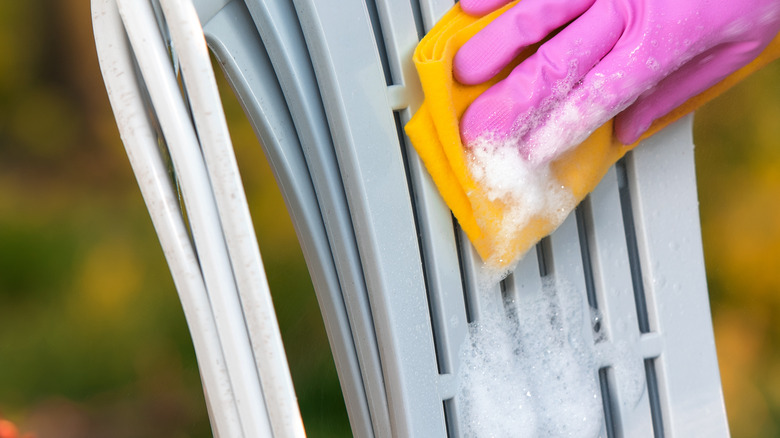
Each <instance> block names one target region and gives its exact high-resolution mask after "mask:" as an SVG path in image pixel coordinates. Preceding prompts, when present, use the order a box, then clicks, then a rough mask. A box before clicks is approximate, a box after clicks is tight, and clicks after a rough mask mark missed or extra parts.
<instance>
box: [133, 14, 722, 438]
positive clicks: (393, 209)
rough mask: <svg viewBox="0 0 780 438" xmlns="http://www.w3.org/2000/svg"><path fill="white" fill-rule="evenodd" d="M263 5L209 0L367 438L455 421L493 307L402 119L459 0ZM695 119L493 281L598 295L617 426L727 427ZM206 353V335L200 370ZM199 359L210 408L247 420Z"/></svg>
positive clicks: (608, 394) (359, 432)
mask: <svg viewBox="0 0 780 438" xmlns="http://www.w3.org/2000/svg"><path fill="white" fill-rule="evenodd" d="M252 2H253V3H250V4H249V7H246V6H245V5H243V4H242V3H241V2H240V1H238V0H234V1H233V2H229V3H226V2H217V3H219V5H220V7H216V6H214V5H212V4H207V3H208V2H206V1H205V0H200V1H198V2H197V3H198V8H199V9H198V10H199V12H200V17H201V20H203V23H204V25H203V26H204V29H205V32H206V34H207V39H208V41H209V45H210V47H211V48H212V50H213V51H214V52H215V53H216V55H217V59H218V60H219V62H220V64H221V65H222V66H223V68H224V70H225V72H226V74H227V76H228V79H229V81H230V83H231V85H232V87H233V88H234V90H235V91H236V93H237V94H238V96H239V99H240V101H241V102H242V105H243V106H244V109H245V110H246V111H247V113H248V115H249V117H250V120H251V121H252V123H253V125H254V126H255V130H256V132H257V133H258V136H259V137H260V138H261V140H262V143H263V147H264V148H265V150H266V155H267V157H268V159H269V161H270V163H271V166H272V168H273V169H274V172H275V176H276V178H277V180H278V182H279V184H280V186H281V188H282V191H283V194H284V196H285V199H286V202H287V205H288V208H289V209H290V211H291V214H292V216H293V221H294V224H295V226H296V231H297V233H298V236H299V239H300V240H301V245H302V247H303V249H304V253H305V255H306V259H307V264H308V266H309V270H310V272H311V274H312V279H313V281H314V284H315V287H316V289H317V294H318V299H319V301H320V306H321V309H322V311H323V316H324V319H325V322H326V329H327V330H328V336H329V339H330V342H331V345H332V349H333V351H334V356H335V359H336V364H337V368H338V371H339V377H340V379H341V382H342V389H343V390H344V394H345V399H346V402H347V407H348V412H349V415H350V422H351V424H352V428H353V433H354V435H355V436H360V437H364V436H420V437H440V436H460V434H461V430H460V420H459V409H460V407H459V406H458V404H457V402H456V401H455V398H454V396H455V394H456V392H457V389H458V380H457V374H458V368H459V356H458V352H459V349H460V347H461V344H462V343H463V340H464V339H465V337H466V334H467V324H468V323H469V322H470V321H474V320H479V318H480V315H481V312H483V311H484V309H482V308H481V307H480V303H481V301H480V300H477V299H476V298H475V295H474V294H475V293H476V291H477V288H478V284H479V282H480V279H479V278H478V277H477V276H478V272H479V270H478V267H479V265H480V264H481V261H480V260H479V257H478V256H477V254H476V253H475V252H474V250H473V248H471V245H470V244H469V243H468V242H467V239H466V238H465V236H464V235H463V233H462V231H461V230H459V228H458V227H457V226H456V225H455V224H454V222H453V219H452V216H451V214H450V212H449V210H447V208H446V207H445V205H444V203H443V201H442V200H441V199H440V197H439V195H438V193H437V192H436V190H435V189H434V188H433V185H432V183H431V181H430V178H429V177H428V175H427V173H426V172H425V171H424V169H423V168H422V166H421V165H420V163H419V160H418V159H417V157H416V155H415V153H414V152H413V150H412V149H411V148H410V147H409V145H408V144H407V143H408V142H407V140H406V138H405V137H404V135H403V131H402V130H401V126H402V125H403V123H405V122H406V121H407V120H408V118H409V117H410V115H411V112H412V111H413V110H414V109H415V108H416V106H417V105H419V103H420V102H421V98H422V96H420V90H419V85H418V84H417V82H416V77H415V73H414V71H413V69H412V67H411V53H412V50H413V48H414V46H415V45H416V42H417V40H418V38H419V37H420V36H421V35H422V34H424V32H425V31H426V29H429V28H430V27H431V26H432V25H433V24H434V23H435V22H436V21H437V19H438V17H439V16H441V15H442V14H443V13H444V12H446V10H447V9H448V8H449V7H451V6H452V3H451V2H448V1H420V2H405V1H395V0H376V1H369V2H363V1H360V0H348V1H344V0H317V1H314V0H295V1H294V5H295V8H292V7H290V5H289V4H288V3H285V2H280V3H278V4H277V3H271V2H270V1H269V2H262V1H259V0H252ZM253 24H254V30H253V29H252V27H253V26H252V25H253ZM258 29H260V30H258ZM254 32H257V33H254ZM301 37H303V39H302V38H301ZM690 123H691V118H690V117H688V118H686V119H684V120H683V121H681V122H679V123H677V124H675V125H672V126H670V127H669V128H668V129H666V130H665V131H663V132H661V133H660V134H658V135H656V136H655V137H653V138H651V139H649V140H648V141H646V142H645V143H644V144H643V145H641V146H640V147H639V148H637V150H636V151H634V152H632V153H631V154H629V155H628V156H627V157H626V158H625V159H624V160H622V161H621V162H620V163H619V164H618V165H617V166H616V167H615V168H614V169H613V170H610V172H609V173H608V175H607V177H606V178H605V179H604V181H603V182H602V183H601V184H600V185H599V186H598V188H597V189H596V191H595V192H593V193H592V194H591V195H590V196H589V198H587V199H586V200H585V201H584V202H583V203H582V205H580V207H578V209H577V212H576V214H572V215H571V216H570V217H569V218H568V219H567V220H566V221H565V222H564V224H563V225H562V226H561V227H560V229H559V230H558V231H557V232H556V233H554V234H553V235H552V236H550V237H549V238H547V239H545V240H544V241H543V242H542V243H541V244H540V245H539V246H538V248H537V251H536V252H533V251H532V252H531V253H529V254H528V255H527V256H526V258H525V259H524V260H522V261H521V263H520V264H519V265H518V267H517V269H516V270H515V271H514V273H513V274H512V275H511V276H510V277H508V278H507V279H506V280H504V282H503V283H502V284H501V285H500V286H497V287H496V288H495V289H494V290H493V291H492V297H494V299H495V300H501V299H502V297H504V296H512V297H515V298H516V299H517V300H518V302H522V300H523V299H524V298H523V297H528V296H529V295H528V294H532V293H538V291H539V285H541V284H542V282H543V281H545V282H553V283H561V284H564V283H565V284H568V285H572V286H573V287H575V288H576V289H577V290H578V291H579V292H580V293H581V294H583V295H584V296H585V297H586V298H587V300H584V302H587V303H589V304H588V305H589V306H590V307H593V308H597V311H598V314H600V315H601V319H600V321H598V324H596V323H595V322H594V321H585V322H584V323H583V327H582V328H581V329H582V330H583V332H585V333H589V334H590V335H592V338H593V339H594V345H595V348H597V349H600V350H601V351H603V352H605V353H604V354H603V355H602V356H601V357H603V358H604V359H603V361H602V363H601V364H600V368H599V370H598V371H597V372H598V378H599V382H600V384H601V398H600V399H598V400H595V401H594V403H600V404H601V405H602V410H603V413H604V417H605V420H604V427H603V430H602V432H603V433H602V435H605V436H632V437H633V436H637V437H642V436H667V437H688V436H708V437H710V436H713V437H718V436H728V426H727V424H726V417H725V411H724V407H723V399H722V394H721V389H720V382H719V375H718V368H717V362H716V357H715V349H714V341H713V334H712V324H711V321H710V317H709V304H708V299H707V291H706V282H705V277H704V266H703V258H702V254H701V240H700V230H699V225H698V212H697V202H696V186H695V173H694V168H693V153H692V142H691V137H690V133H691V126H690ZM126 141H127V140H126ZM134 167H135V165H134ZM139 169H140V168H139ZM136 171H137V172H139V171H140V170H136ZM139 175H141V174H139ZM139 181H140V176H139ZM145 190H146V191H148V189H145ZM145 193H146V192H145ZM145 196H147V195H146V194H145ZM150 199H151V198H150ZM148 202H149V208H150V211H152V216H153V217H157V216H160V213H159V212H160V207H158V206H157V205H156V204H154V203H152V202H150V201H148ZM169 204H170V203H169ZM171 207H172V205H168V207H167V208H169V209H170V208H171ZM155 224H156V226H157V222H155ZM158 232H159V233H160V236H161V241H162V242H163V245H164V247H165V246H170V247H172V248H174V249H175V250H176V251H179V253H180V255H176V254H175V253H176V251H168V250H166V255H167V254H168V253H169V252H170V253H171V254H172V255H171V256H170V257H169V263H170V264H171V266H172V272H173V273H174V277H175V278H176V276H177V272H179V271H177V270H176V268H174V267H175V266H178V265H177V264H176V263H177V260H180V258H181V257H186V255H187V252H186V250H181V248H180V247H179V246H177V245H185V244H186V243H187V242H183V241H182V242H179V243H178V244H176V243H169V244H166V243H165V242H169V241H170V233H173V232H174V231H172V229H167V228H164V227H162V226H158ZM177 287H179V289H180V293H181V291H182V286H181V285H180V284H179V281H177ZM182 299H183V303H184V298H182ZM483 305H484V303H483ZM185 309H186V303H185ZM242 312H244V313H247V312H252V309H251V308H247V307H246V306H244V308H243V309H242ZM188 320H189V314H188ZM242 322H243V320H242ZM191 327H192V323H191ZM195 336H196V331H195V330H194V329H193V337H194V338H195ZM597 340H598V342H597ZM198 345H199V344H198V343H197V342H196V348H199V347H198ZM615 351H620V352H623V353H625V354H624V355H623V356H622V357H626V358H627V359H626V360H628V361H630V362H631V363H633V364H635V366H637V367H639V368H641V369H642V370H643V373H642V375H643V376H644V379H643V381H642V382H641V385H642V394H641V397H640V398H639V401H638V402H636V403H628V402H627V400H629V399H631V397H629V396H630V395H631V394H630V393H629V392H630V391H631V389H632V388H631V382H627V381H625V379H624V378H623V377H622V376H621V375H620V373H617V372H615V369H616V362H615V360H614V357H615V355H614V354H607V353H614V352H615ZM211 355H217V353H216V352H214V351H210V350H207V348H206V347H203V348H200V349H199V350H198V358H199V361H201V366H203V364H204V362H203V361H211V360H212V356H211ZM214 357H216V356H214ZM226 360H227V361H231V360H233V359H231V358H229V357H226ZM207 363H213V362H207ZM203 370H204V386H206V388H207V397H208V399H209V402H210V405H211V411H212V414H213V418H214V421H215V423H218V422H219V421H221V420H219V418H228V419H229V418H235V417H236V414H235V413H233V414H230V412H238V411H237V410H235V411H233V410H231V409H235V408H231V405H230V403H229V401H230V398H227V399H226V400H227V401H228V403H217V402H218V401H219V400H218V399H216V398H214V397H215V396H214V395H213V394H212V392H211V389H210V388H211V386H210V385H216V384H214V383H209V382H211V381H210V380H207V377H208V374H205V372H206V371H207V370H208V368H203ZM594 372H596V371H594ZM231 378H232V377H231ZM223 382H224V381H223ZM223 385H224V383H223ZM214 387H215V388H218V387H219V386H214ZM222 401H223V402H224V401H225V400H222ZM223 409H224V410H225V411H224V412H223V411H222V410H223ZM215 411H217V412H216V413H217V414H218V415H214V413H215ZM220 415H224V417H220ZM231 415H233V417H231ZM233 421H234V422H235V420H233ZM224 430H227V429H224ZM223 436H235V435H233V434H229V435H224V434H223ZM250 436H251V435H250Z"/></svg>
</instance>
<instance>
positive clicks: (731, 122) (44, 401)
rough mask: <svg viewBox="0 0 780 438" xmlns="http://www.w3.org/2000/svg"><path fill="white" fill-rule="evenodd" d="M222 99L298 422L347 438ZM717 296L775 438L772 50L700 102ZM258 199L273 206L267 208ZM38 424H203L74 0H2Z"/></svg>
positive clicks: (293, 263) (13, 231) (746, 412)
mask: <svg viewBox="0 0 780 438" xmlns="http://www.w3.org/2000/svg"><path fill="white" fill-rule="evenodd" d="M224 96H225V106H226V112H227V114H228V118H229V120H230V123H231V130H232V135H233V140H234V143H235V145H236V148H237V154H238V158H239V162H240V163H241V165H242V172H243V177H244V182H245V185H246V188H247V193H248V196H249V199H250V205H251V208H252V210H253V214H254V217H255V221H256V223H257V229H258V234H259V240H260V243H261V247H262V250H263V252H264V254H273V257H266V258H265V262H266V268H267V271H268V276H269V281H270V283H271V288H272V290H273V291H274V293H275V305H276V310H277V313H278V315H279V320H280V324H281V326H282V330H283V336H284V340H285V345H286V349H287V353H288V355H289V360H290V365H291V368H292V372H293V378H294V380H295V383H296V390H297V394H298V397H299V400H300V403H301V409H302V412H303V415H304V421H305V423H306V427H307V432H308V433H309V436H312V437H328V436H333V437H339V436H347V435H348V434H349V432H348V425H347V422H346V416H345V412H344V406H343V401H342V400H341V395H340V390H339V386H338V382H337V381H336V376H335V371H334V368H333V361H332V359H331V358H330V353H329V350H328V347H327V341H326V338H325V336H324V333H323V328H322V321H321V317H320V315H319V310H318V308H317V304H316V301H315V298H314V293H313V290H312V287H311V283H310V282H309V280H308V275H307V273H306V267H305V265H304V264H303V259H302V256H301V253H300V250H299V248H298V246H297V243H296V240H295V234H294V232H293V230H292V226H291V225H290V222H289V219H288V218H287V217H286V215H284V214H280V212H282V211H284V207H283V203H282V200H281V197H280V195H279V193H278V190H277V188H276V185H275V183H274V181H273V178H272V176H271V175H270V171H269V169H268V168H267V165H266V163H265V159H264V157H263V155H262V152H261V150H260V147H259V145H258V143H257V140H256V139H255V137H254V135H253V133H252V130H251V127H250V126H249V124H248V122H247V121H246V120H245V119H244V117H243V114H242V113H241V110H240V109H239V108H238V105H237V103H236V101H235V99H234V98H233V97H232V95H230V92H229V91H228V92H226V94H224ZM695 139H696V143H697V149H696V158H697V169H698V171H697V173H698V179H699V196H700V207H701V217H702V230H703V237H704V250H705V258H706V263H707V272H708V281H709V287H710V295H711V298H712V308H713V318H714V323H715V334H716V342H717V347H718V354H719V358H720V365H721V373H722V377H723V387H724V392H725V395H726V403H727V409H728V412H729V420H730V423H731V429H732V434H733V436H734V437H735V438H749V437H772V436H780V354H779V352H778V348H779V346H780V324H775V323H774V318H775V317H776V315H777V314H778V309H780V293H779V292H780V269H778V261H779V260H780V202H779V201H780V63H775V64H773V65H771V66H770V67H768V68H767V69H765V70H763V71H762V72H760V73H758V74H756V75H754V76H753V77H752V78H750V79H749V80H748V81H746V82H745V83H743V84H741V85H740V86H738V87H737V88H735V89H733V90H732V91H730V92H729V93H727V94H726V95H724V96H722V97H721V98H719V99H717V100H716V101H715V102H713V103H711V104H709V105H708V106H707V107H705V108H704V109H702V110H701V111H699V112H698V113H697V116H696V122H695ZM267 212H274V214H268V213H267ZM2 417H5V418H9V419H11V420H13V421H14V422H16V423H17V424H18V425H19V426H20V428H21V429H22V430H23V431H33V432H35V433H36V434H37V436H38V437H39V438H48V437H58V438H66V437H206V436H210V435H211V432H210V428H209V424H208V418H207V414H206V409H205V404H204V401H203V394H202V391H201V388H200V380H199V376H198V370H197V365H196V362H195V359H194V353H193V351H192V344H191V341H190V338H189V334H188V331H187V327H186V324H185V322H184V318H183V314H182V312H181V308H180V305H179V302H178V297H177V295H176V292H175V290H174V288H173V283H172V281H171V279H170V275H169V273H168V271H167V267H166V264H165V260H164V259H163V256H162V251H161V250H160V247H159V244H158V242H157V239H156V236H155V234H154V230H153V229H152V226H151V222H150V220H149V217H148V214H147V212H146V209H145V207H144V204H143V201H142V199H141V196H140V193H139V191H138V188H137V185H136V183H135V180H134V178H133V175H132V173H131V171H130V167H129V165H128V162H127V158H126V157H125V154H124V149H123V147H122V144H121V142H120V140H119V136H118V133H117V129H116V125H115V122H114V119H113V115H112V113H111V111H110V108H109V106H108V100H107V98H106V94H105V90H104V88H103V83H102V79H101V77H100V73H99V69H98V65H97V61H96V56H95V50H94V44H93V38H92V27H91V21H90V11H89V2H88V1H86V0H78V1H76V0H73V1H67V0H60V1H50V0H28V1H5V2H0V418H2Z"/></svg>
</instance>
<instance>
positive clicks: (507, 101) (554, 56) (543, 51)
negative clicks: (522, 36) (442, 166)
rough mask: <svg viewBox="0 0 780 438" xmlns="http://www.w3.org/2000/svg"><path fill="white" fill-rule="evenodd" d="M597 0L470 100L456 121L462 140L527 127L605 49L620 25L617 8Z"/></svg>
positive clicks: (512, 132)
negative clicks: (613, 8) (506, 73)
mask: <svg viewBox="0 0 780 438" xmlns="http://www.w3.org/2000/svg"><path fill="white" fill-rule="evenodd" d="M526 1H529V2H530V1H532V0H526ZM600 4H601V5H603V4H605V3H600ZM600 4H597V5H596V6H594V7H593V8H591V9H589V10H588V11H587V12H585V13H584V14H583V15H582V16H581V17H579V18H578V19H577V20H575V21H574V22H573V23H571V24H570V25H568V26H567V27H566V28H564V29H563V30H562V31H561V32H560V33H559V34H557V35H556V36H555V37H553V38H552V39H551V40H550V41H547V42H546V43H544V44H543V45H542V46H541V47H540V48H539V50H538V51H537V52H536V53H535V54H534V55H532V56H531V57H529V58H528V59H526V60H525V61H523V62H522V63H520V65H518V66H517V67H516V68H515V69H514V70H513V71H512V73H510V75H509V76H508V77H507V78H506V79H504V80H503V81H501V82H499V83H498V84H496V85H494V86H493V87H491V88H490V89H489V90H487V91H486V92H485V93H483V94H482V95H481V96H480V97H478V98H477V99H476V100H474V102H472V104H471V105H470V106H469V108H468V109H467V110H466V112H465V113H464V115H463V117H462V118H461V122H460V128H461V137H462V139H463V140H464V142H466V144H468V143H470V142H472V141H473V140H475V139H477V138H479V137H482V136H483V135H486V134H488V133H489V134H490V135H492V136H494V137H497V138H508V137H510V136H512V135H523V132H521V131H522V130H528V129H533V127H534V125H536V124H538V123H539V121H537V120H534V119H535V117H534V115H536V116H542V115H544V114H545V112H546V111H548V110H549V109H550V106H552V105H554V104H555V101H556V99H558V98H560V99H558V100H562V99H563V97H564V96H565V95H566V94H567V93H568V92H569V90H570V89H571V87H572V86H573V85H574V84H575V83H576V82H577V81H578V80H579V79H580V78H582V77H583V76H584V75H585V74H586V73H587V72H588V71H589V70H590V69H591V68H592V67H593V66H594V65H595V64H596V63H598V62H599V60H600V59H601V58H602V57H603V56H604V55H605V54H606V53H607V52H609V50H610V49H611V48H612V47H613V46H614V44H615V42H616V41H617V40H618V38H620V35H621V34H622V31H623V26H624V25H623V20H622V18H621V17H620V16H619V15H618V14H617V13H615V12H614V11H612V10H610V9H609V6H606V7H604V6H599V5H600ZM532 112H533V113H534V114H532Z"/></svg>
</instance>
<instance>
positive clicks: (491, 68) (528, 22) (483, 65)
mask: <svg viewBox="0 0 780 438" xmlns="http://www.w3.org/2000/svg"><path fill="white" fill-rule="evenodd" d="M491 1H492V0H491ZM594 1H595V0H524V1H521V2H520V3H518V4H517V5H515V6H514V7H512V8H511V9H509V10H508V11H506V12H504V13H503V14H502V15H501V16H500V17H498V18H496V19H495V20H494V21H493V22H492V23H490V24H489V25H488V26H486V27H485V28H484V29H482V30H481V31H480V32H479V33H477V34H476V35H474V36H473V37H472V38H471V39H470V40H469V41H467V42H466V44H464V45H463V46H462V47H461V48H460V50H458V53H456V54H455V58H454V60H453V72H454V74H455V78H456V79H457V80H458V81H459V82H460V83H462V84H479V83H482V82H485V81H487V80H488V79H490V78H492V77H493V76H495V75H496V74H497V73H498V72H500V71H501V69H503V68H504V67H506V66H507V64H509V63H510V62H511V61H512V60H513V59H514V58H515V57H517V55H519V54H520V52H522V51H523V49H525V48H526V47H528V46H530V45H532V44H535V43H538V42H539V41H541V40H542V39H544V38H545V37H546V36H547V35H549V34H550V32H552V31H554V30H555V29H557V28H559V27H561V26H563V25H564V24H566V23H568V22H570V21H571V20H574V19H575V18H577V17H578V16H580V15H581V14H582V13H583V12H585V11H586V10H587V9H588V8H589V7H590V6H591V5H592V4H593V2H594ZM599 25H600V23H599Z"/></svg>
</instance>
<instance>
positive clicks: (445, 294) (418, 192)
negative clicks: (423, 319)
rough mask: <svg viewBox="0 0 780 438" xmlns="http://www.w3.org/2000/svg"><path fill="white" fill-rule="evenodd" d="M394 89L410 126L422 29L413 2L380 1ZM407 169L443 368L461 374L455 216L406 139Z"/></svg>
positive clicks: (462, 320)
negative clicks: (419, 30)
mask: <svg viewBox="0 0 780 438" xmlns="http://www.w3.org/2000/svg"><path fill="white" fill-rule="evenodd" d="M377 6H378V9H379V16H380V19H381V22H382V31H383V34H384V39H385V47H386V49H387V53H388V58H389V65H390V68H391V71H392V79H393V86H394V87H402V88H403V95H404V96H405V97H406V102H405V108H404V109H403V110H401V111H399V112H400V116H401V117H400V119H401V124H406V123H407V122H408V121H409V119H410V118H411V116H412V114H413V111H414V110H416V109H417V108H418V107H419V106H420V104H421V102H422V99H423V95H422V89H421V87H420V82H419V79H418V78H417V73H416V71H415V68H414V64H413V62H412V54H413V53H414V49H415V47H417V43H418V39H417V27H416V25H415V18H414V12H413V11H412V7H411V4H410V3H409V2H401V1H393V0H379V1H377ZM400 146H401V147H404V148H406V156H407V166H408V171H409V173H410V175H411V180H412V186H413V192H414V201H415V210H416V213H417V223H418V226H419V227H420V231H419V235H420V241H421V243H422V251H423V261H424V263H425V273H426V279H427V286H428V288H429V289H430V290H429V298H430V305H431V307H432V311H433V317H434V318H433V323H434V335H435V336H436V340H437V347H438V350H439V352H440V355H439V359H440V361H439V367H440V368H441V369H442V371H443V372H445V373H451V372H453V370H457V364H458V350H459V347H460V344H461V343H462V342H463V340H464V339H465V336H466V314H465V310H464V309H465V307H464V302H463V285H462V282H461V278H460V262H459V260H458V249H457V246H456V240H455V238H454V237H455V229H454V224H453V220H452V214H451V213H450V210H449V208H448V207H447V205H446V204H445V203H444V200H443V199H442V198H441V196H440V195H439V193H438V191H437V190H436V186H435V185H434V184H433V180H432V179H431V178H430V174H428V172H427V171H426V170H425V167H424V166H423V164H422V161H421V160H420V158H419V156H418V155H417V153H416V152H415V150H414V148H413V147H412V145H411V143H410V142H409V140H408V138H407V137H406V136H405V135H404V136H403V144H401V145H400Z"/></svg>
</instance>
